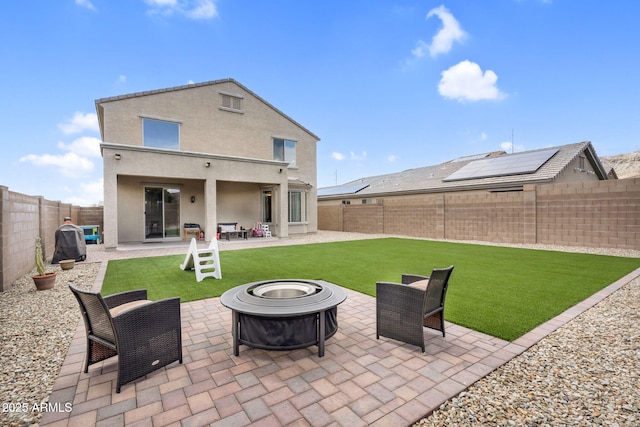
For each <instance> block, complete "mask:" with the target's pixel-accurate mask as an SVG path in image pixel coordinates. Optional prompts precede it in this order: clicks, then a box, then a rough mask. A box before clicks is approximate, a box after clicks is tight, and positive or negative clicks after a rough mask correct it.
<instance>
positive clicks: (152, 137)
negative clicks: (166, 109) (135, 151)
mask: <svg viewBox="0 0 640 427" xmlns="http://www.w3.org/2000/svg"><path fill="white" fill-rule="evenodd" d="M142 141H143V145H144V146H145V147H154V148H167V149H170V150H179V149H180V124H179V123H175V122H168V121H165V120H154V119H147V118H144V117H143V118H142Z"/></svg>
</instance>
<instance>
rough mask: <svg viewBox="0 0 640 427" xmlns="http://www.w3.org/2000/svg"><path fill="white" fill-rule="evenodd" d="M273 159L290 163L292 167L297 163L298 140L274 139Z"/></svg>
mask: <svg viewBox="0 0 640 427" xmlns="http://www.w3.org/2000/svg"><path fill="white" fill-rule="evenodd" d="M273 160H278V161H280V162H287V163H289V167H290V168H295V167H297V165H296V142H295V141H290V140H288V139H280V138H274V139H273Z"/></svg>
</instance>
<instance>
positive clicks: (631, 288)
mask: <svg viewBox="0 0 640 427" xmlns="http://www.w3.org/2000/svg"><path fill="white" fill-rule="evenodd" d="M639 384H640V278H636V279H635V280H633V281H631V282H630V283H629V284H627V285H626V286H624V287H623V288H621V289H619V290H618V291H616V292H615V293H613V294H612V295H611V296H609V297H608V298H606V299H605V300H603V301H602V302H600V303H599V304H597V305H596V306H595V307H593V308H591V309H590V310H587V311H586V312H584V313H583V314H582V315H580V316H578V317H576V318H575V319H574V320H573V321H571V322H569V323H567V324H566V325H564V326H563V327H562V328H560V329H558V330H557V331H555V332H553V333H551V334H549V336H547V337H546V338H544V339H542V340H541V341H540V342H539V343H537V344H536V345H534V346H533V347H531V348H530V349H529V350H527V351H525V352H524V353H523V354H522V355H520V356H518V357H516V358H515V359H513V360H511V361H509V362H508V363H506V364H505V365H503V366H502V367H500V368H498V369H497V370H496V371H494V372H492V373H491V374H489V375H487V376H486V377H484V378H483V379H481V380H480V381H478V382H476V383H475V384H473V385H472V386H471V387H469V388H468V389H467V390H466V391H464V392H462V393H460V394H459V395H458V396H456V397H454V398H452V399H450V400H448V401H447V402H445V403H444V404H443V405H441V406H440V408H439V409H438V410H436V411H434V412H433V413H432V414H431V415H430V416H429V417H427V418H425V419H423V420H421V421H420V422H419V423H417V424H415V426H443V425H446V426H472V425H473V426H476V425H485V426H559V425H579V426H600V425H602V426H637V425H640V388H639V387H638V385H639Z"/></svg>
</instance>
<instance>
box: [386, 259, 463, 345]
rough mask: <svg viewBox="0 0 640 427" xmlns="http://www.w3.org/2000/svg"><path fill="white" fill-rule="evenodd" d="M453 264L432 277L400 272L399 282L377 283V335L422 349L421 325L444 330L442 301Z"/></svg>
mask: <svg viewBox="0 0 640 427" xmlns="http://www.w3.org/2000/svg"><path fill="white" fill-rule="evenodd" d="M453 267H454V266H453V265H452V266H450V267H447V268H436V269H434V270H433V272H432V273H431V276H429V277H426V276H418V275H415V274H403V275H402V284H400V283H390V282H378V283H376V338H378V339H379V338H380V336H381V335H382V336H385V337H387V338H393V339H396V340H398V341H403V342H406V343H407V344H413V345H417V346H418V347H420V348H421V349H422V352H423V353H424V352H425V343H424V331H423V327H425V326H426V327H428V328H431V329H436V330H438V331H441V332H442V336H443V337H444V336H445V331H444V300H445V296H446V294H447V287H448V284H449V277H450V276H451V272H452V271H453Z"/></svg>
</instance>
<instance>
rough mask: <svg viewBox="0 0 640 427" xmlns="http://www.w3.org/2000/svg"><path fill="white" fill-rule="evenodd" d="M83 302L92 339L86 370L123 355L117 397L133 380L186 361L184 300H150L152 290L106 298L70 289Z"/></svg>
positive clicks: (84, 317) (90, 338) (88, 346)
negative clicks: (183, 358)
mask: <svg viewBox="0 0 640 427" xmlns="http://www.w3.org/2000/svg"><path fill="white" fill-rule="evenodd" d="M69 288H70V289H71V292H73V295H74V296H75V297H76V299H77V300H78V304H80V311H81V313H82V318H83V319H84V324H85V327H86V335H87V354H86V356H85V365H84V372H85V373H87V372H89V365H92V364H94V363H97V362H100V361H102V360H105V359H108V358H110V357H113V356H116V355H117V356H118V379H117V383H116V393H120V388H121V387H122V386H123V385H124V384H127V383H129V382H131V381H134V380H136V379H138V378H141V377H144V376H145V375H147V374H148V373H151V372H153V371H155V370H156V369H159V368H162V367H163V366H166V365H169V364H170V363H173V362H175V361H178V362H179V363H182V329H181V321H180V298H167V299H163V300H160V301H149V300H147V291H146V289H139V290H134V291H128V292H122V293H119V294H114V295H110V296H106V297H104V298H103V297H102V296H101V295H100V293H98V292H92V291H86V290H83V289H79V288H76V287H75V286H73V285H69Z"/></svg>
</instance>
